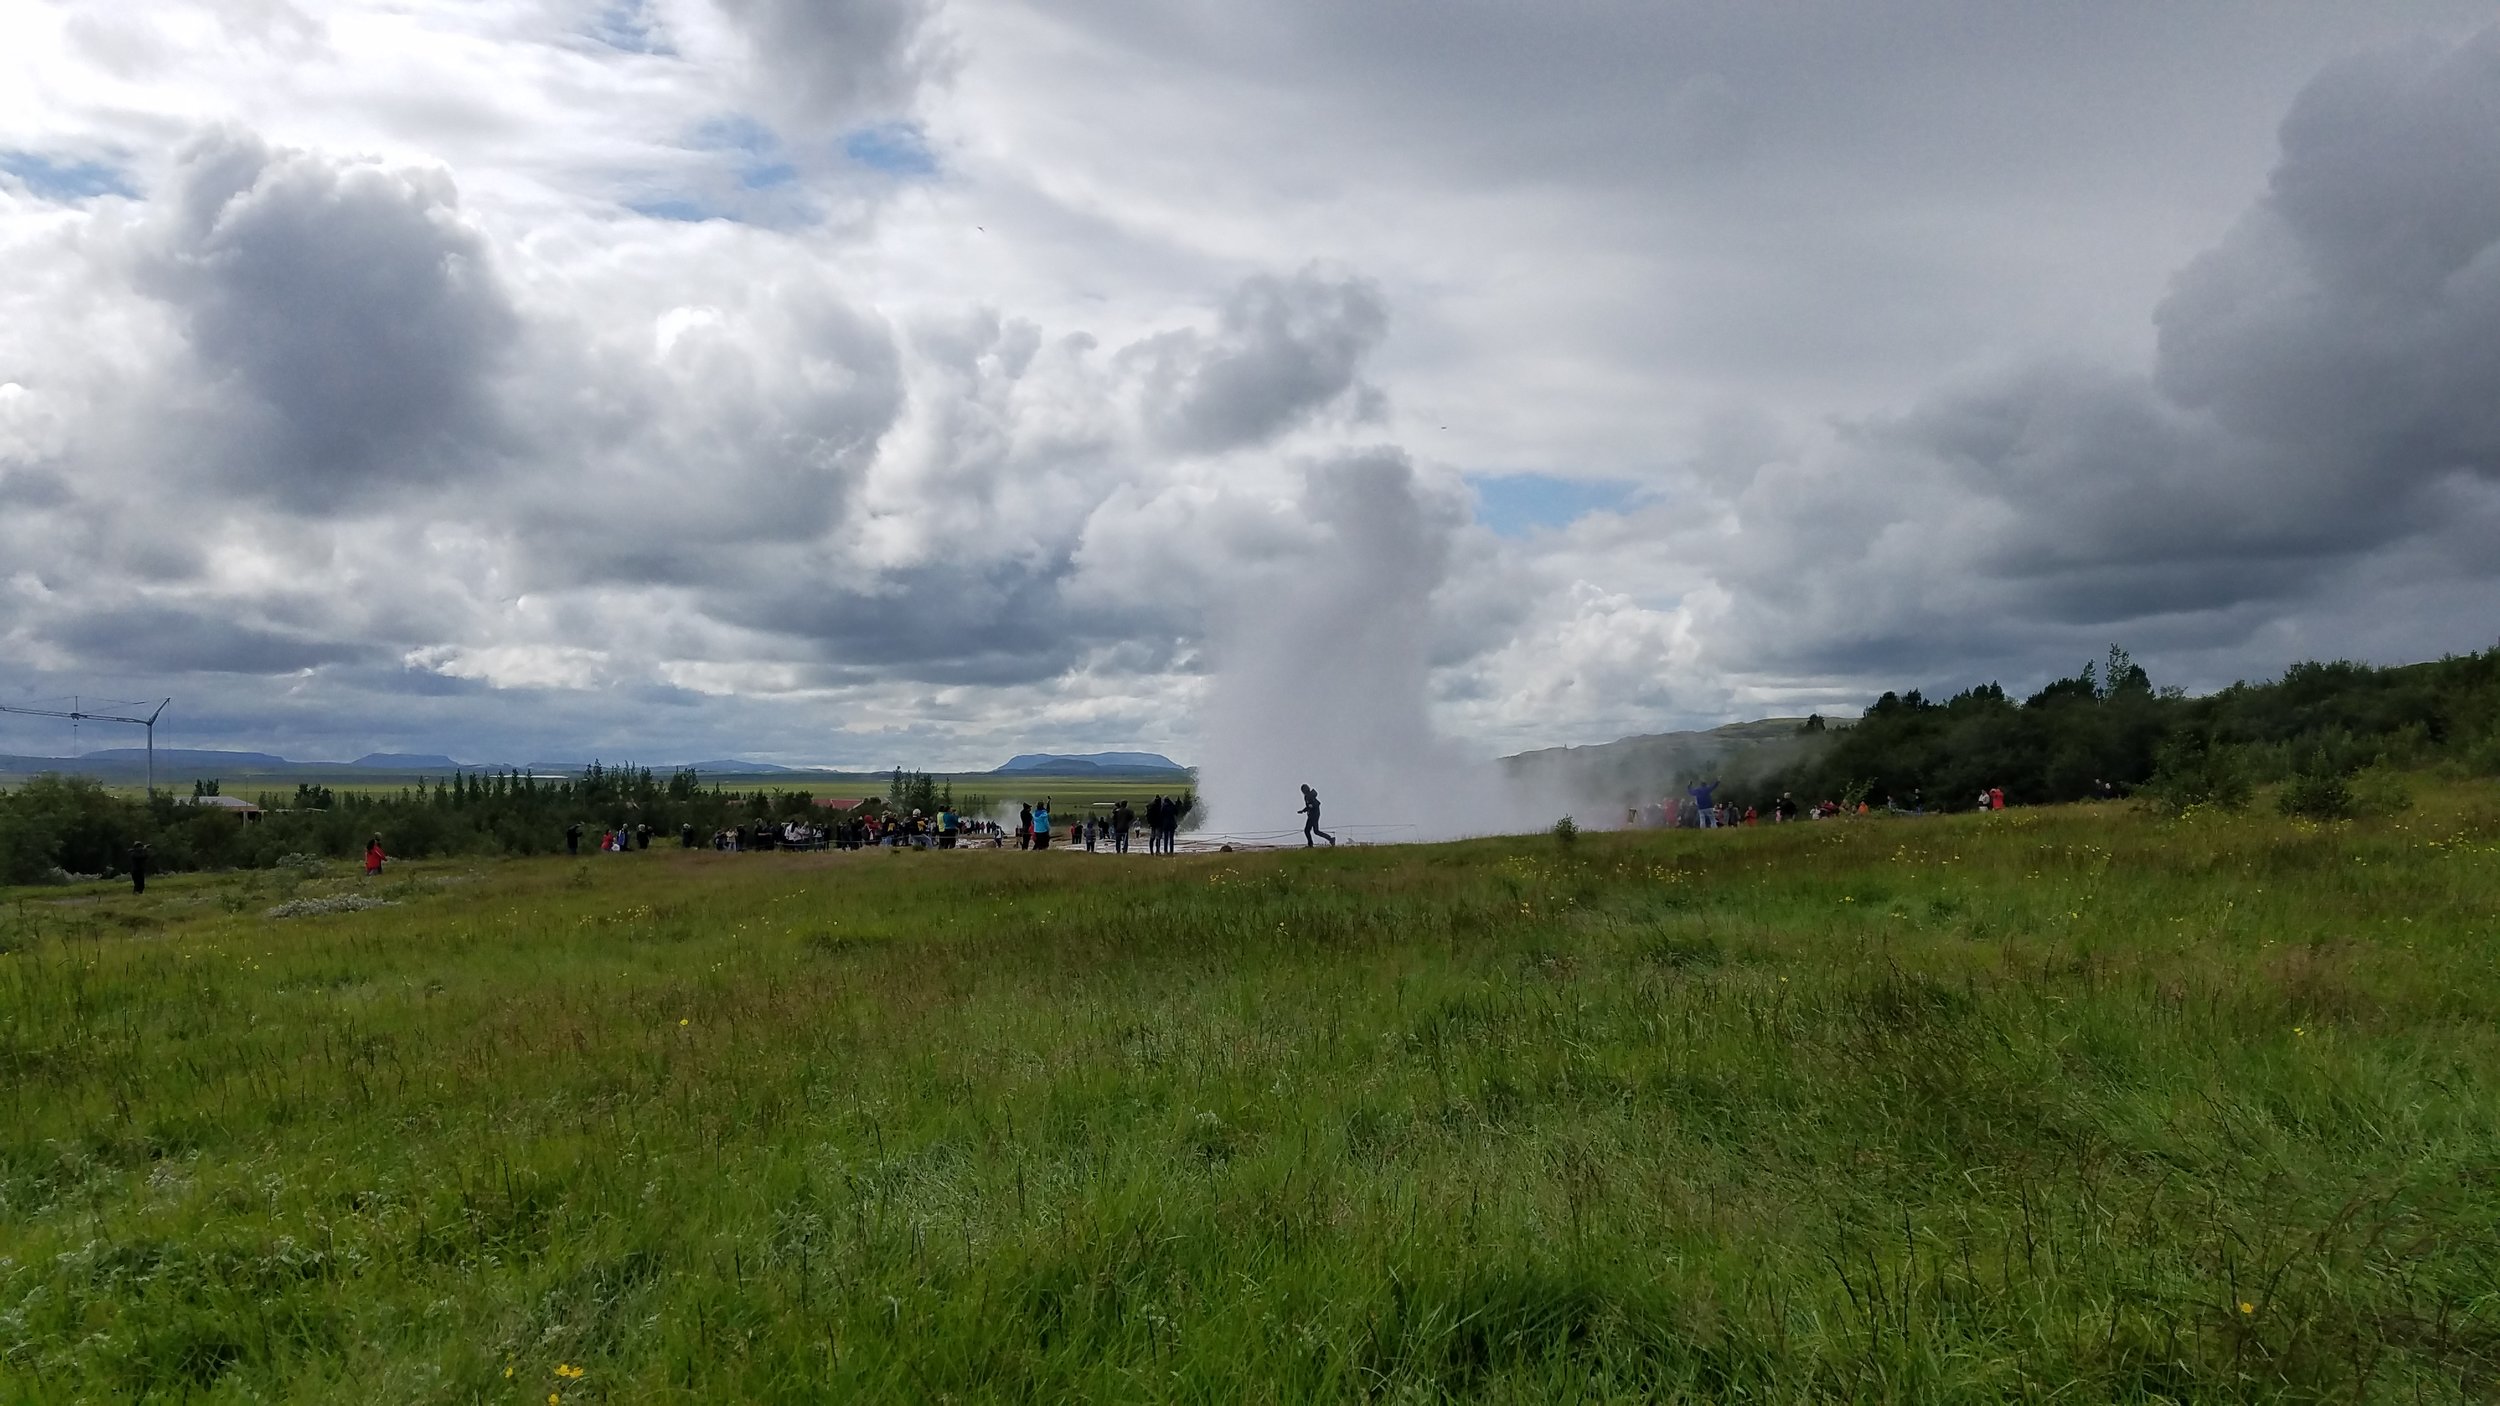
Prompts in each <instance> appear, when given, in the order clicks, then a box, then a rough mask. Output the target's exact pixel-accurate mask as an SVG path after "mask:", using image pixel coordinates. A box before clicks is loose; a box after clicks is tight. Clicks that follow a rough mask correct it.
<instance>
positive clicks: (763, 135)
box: [694, 112, 781, 156]
mask: <svg viewBox="0 0 2500 1406" xmlns="http://www.w3.org/2000/svg"><path fill="white" fill-rule="evenodd" d="M694 144H695V145H696V146H698V147H701V148H703V149H704V150H706V151H743V152H746V153H748V154H750V155H754V156H771V155H774V154H776V153H778V152H779V151H780V150H781V135H780V134H779V133H777V132H775V131H774V130H773V129H772V128H770V127H767V126H765V125H764V124H763V123H761V122H758V121H756V120H755V119H754V118H752V117H749V116H747V115H746V114H745V113H743V112H733V113H730V114H729V115H728V116H726V117H715V118H711V119H710V120H708V121H705V122H702V123H700V124H698V125H697V126H696V127H695V129H694Z"/></svg>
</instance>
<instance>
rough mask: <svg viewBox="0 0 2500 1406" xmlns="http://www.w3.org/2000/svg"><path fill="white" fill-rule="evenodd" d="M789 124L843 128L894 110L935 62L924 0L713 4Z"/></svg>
mask: <svg viewBox="0 0 2500 1406" xmlns="http://www.w3.org/2000/svg"><path fill="white" fill-rule="evenodd" d="M715 3H717V4H718V5H719V6H720V9H721V11H722V13H724V14H726V15H727V16H728V17H729V18H730V19H731V21H733V22H734V23H735V24H736V25H737V26H738V27H739V29H740V30H741V31H742V32H743V33H744V35H745V37H746V40H747V43H748V45H749V47H750V48H751V50H752V51H753V54H754V57H755V61H756V63H757V65H758V66H759V67H760V68H761V69H762V71H763V72H764V74H765V75H766V76H767V77H768V79H769V80H770V82H771V85H772V91H771V93H770V95H769V96H770V99H771V102H772V105H773V106H775V107H777V108H779V109H780V110H781V111H783V112H784V113H786V114H788V115H789V116H790V117H791V118H792V119H794V120H798V121H805V122H810V123H813V124H819V125H833V126H840V125H847V124H850V123H855V122H859V121H862V120H865V119H874V118H877V117H882V116H886V115H889V114H892V113H895V112H899V111H902V110H904V109H906V108H908V107H909V106H910V105H911V102H912V99H913V96H914V94H915V92H916V91H917V90H918V88H919V86H920V84H921V83H922V82H923V81H925V80H926V79H927V78H928V77H929V76H930V74H931V73H932V72H933V71H934V70H936V69H938V68H939V67H940V66H941V64H942V59H943V53H942V50H941V49H940V47H939V45H938V43H937V41H936V39H935V37H934V36H933V35H932V34H931V32H930V27H929V26H930V21H931V19H932V18H933V16H934V14H935V6H934V5H933V4H931V3H929V0H715Z"/></svg>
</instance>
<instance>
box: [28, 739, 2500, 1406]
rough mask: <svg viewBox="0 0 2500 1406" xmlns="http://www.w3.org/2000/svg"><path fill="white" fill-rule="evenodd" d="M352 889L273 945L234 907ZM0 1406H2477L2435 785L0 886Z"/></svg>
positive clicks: (2460, 881)
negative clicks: (2330, 808)
mask: <svg viewBox="0 0 2500 1406" xmlns="http://www.w3.org/2000/svg"><path fill="white" fill-rule="evenodd" d="M332 894H363V895H367V896H372V897H378V898H382V899H387V900H389V901H390V902H391V904H393V905H394V906H390V907H381V908H373V909H369V910H365V911H355V912H340V913H334V914H329V915H317V916H303V917H292V918H285V919H272V918H269V917H266V916H264V914H265V912H266V910H268V909H270V908H272V907H274V906H276V905H278V904H280V903H281V902H282V901H297V902H300V901H301V900H304V899H307V898H313V897H319V896H323V895H332ZM0 948H5V949H6V955H4V956H0V1109H4V1110H5V1118H6V1123H5V1127H0V1399H10V1400H28V1401H44V1402H56V1401H72V1400H96V1401H106V1400H128V1399H133V1398H138V1397H143V1396H144V1397H149V1398H152V1399H164V1398H181V1397H185V1396H193V1397H199V1398H206V1399H216V1400H232V1401H244V1400H254V1401H266V1400H305V1401H311V1400H322V1401H332V1400H340V1401H345V1400H353V1401H461V1402H466V1401H484V1402H532V1403H535V1402H558V1403H570V1402H618V1401H672V1402H674V1401H686V1402H692V1401H707V1402H708V1401H725V1400H748V1399H755V1400H782V1401H817V1400H961V1401H971V1400H1049V1401H1097V1400H1109V1401H1119V1400H1192V1401H1206V1402H1232V1401H1245V1400H1246V1401H1275V1402H1286V1401H1301V1400H1310V1399H1330V1400H1335V1399H1364V1400H1378V1401H1433V1400H1444V1399H1453V1398H1466V1399H1471V1400H1489V1401H1530V1400H1619V1401H1649V1400H1662V1399H1693V1400H1702V1399H1712V1400H1718V1399H1735V1398H1742V1399H1755V1400H1804V1399H1862V1400H1902V1401H1911V1400H1916V1401H1968V1402H1996V1401H2005V1400H2025V1399H2030V1400H2046V1399H2049V1398H2052V1397H2056V1398H2060V1399H2064V1400H2071V1401H2101V1400H2113V1399H2116V1400H2216V1399H2219V1400H2233V1399H2251V1400H2317V1401H2351V1400H2362V1401H2391V1402H2392V1401H2406V1402H2410V1401H2416V1400H2426V1401H2457V1400H2476V1401H2480V1400H2488V1399H2491V1397H2492V1396H2493V1394H2494V1393H2495V1391H2500V1027H2496V1026H2495V1021H2494V1016H2495V1012H2500V794H2495V793H2494V791H2492V790H2491V789H2489V788H2487V787H2483V788H2474V789H2466V788H2461V787H2449V788H2445V789H2442V788H2440V787H2438V786H2426V787H2425V789H2424V790H2423V792H2422V794H2421V803H2420V804H2419V805H2418V806H2417V807H2416V809H2414V810H2413V811H2412V812H2410V813H2408V814H2406V815H2403V816H2399V817H2397V818H2395V819H2392V820H2384V821H2376V822H2369V823H2362V824H2350V825H2341V826H2332V827H2317V826H2311V825H2305V824H2296V823H2293V822H2288V821H2283V820H2279V819H2276V818H2274V817H2272V816H2265V817H2256V816H2251V817H2248V818H2242V819H2230V818H2220V817H2200V818H2192V819H2189V820H2186V821H2175V822H2165V821H2157V820H2154V819H2151V818H2148V817H2145V816H2142V815H2138V814H2134V813H2130V812H2126V811H2122V810H2118V809H2114V808H2074V809H2069V810H2044V811H2029V812H2025V811H2016V812H2008V813H2004V814H2001V815H1998V816H1993V817H1982V816H1968V817H1950V818H1934V819H1926V820H1920V821H1881V820H1879V821H1858V822H1825V823H1817V824H1799V825H1791V826H1786V827H1779V828H1766V829H1760V830H1751V831H1740V832H1733V833H1718V834H1697V833H1694V832H1689V831H1676V832H1652V833H1646V834H1628V835H1601V834H1591V835H1586V836H1583V837H1581V838H1580V839H1579V840H1578V841H1577V842H1576V843H1574V844H1570V845H1565V844H1563V843H1561V842H1559V841H1557V840H1556V839H1554V838H1552V837H1546V836H1540V837H1535V838H1533V839H1523V840H1513V841H1503V842H1491V841H1487V842H1474V843H1467V844H1458V845H1448V846H1436V847H1418V848H1404V849H1344V850H1338V851H1334V852H1322V853H1318V854H1310V855H1306V854H1302V853H1298V852H1296V853H1283V854H1258V855H1220V856H1202V857H1191V856H1184V857H1181V858H1178V859H1163V860H1150V859H1148V858H1147V857H1146V856H1144V855H1142V854H1141V855H1136V856H1131V857H1129V858H1128V859H1125V860H1120V859H1112V858H1109V857H1104V856H1096V857H1088V856H1084V855H1067V854H1052V855H1047V856H1044V855H1027V854H1018V853H1015V852H1012V851H1009V852H1005V853H996V852H988V851H976V852H972V853H956V854H857V855H846V854H829V855H715V854H711V853H708V852H704V853H695V854H681V853H677V852H663V851H657V850H655V851H652V852H650V853H647V854H640V855H632V856H623V857H597V858H584V859H582V860H579V861H564V860H537V861H514V862H508V863H490V864H482V865H462V864H443V865H439V866H417V867H411V868H407V869H403V870H398V871H395V872H393V873H392V874H390V875H388V876H386V877H385V878H384V879H383V880H382V881H381V882H379V883H378V884H376V885H373V886H370V887H367V886H365V885H364V884H363V883H362V881H361V880H359V879H356V878H354V877H351V876H349V875H348V874H346V873H345V872H343V871H341V872H337V873H335V874H329V875H324V876H321V877H315V878H310V879H304V878H298V877H295V876H292V875H281V876H275V877H273V876H270V875H227V876H198V877H185V878H177V879H173V880H170V881H160V882H158V883H156V884H152V885H151V887H150V891H149V893H148V894H147V895H146V896H145V897H144V898H133V897H132V896H131V895H129V894H128V893H127V892H116V891H112V890H106V889H100V888H90V889H86V890H70V891H64V890H58V889H50V890H41V891H20V892H17V893H12V894H9V895H6V896H5V899H0Z"/></svg>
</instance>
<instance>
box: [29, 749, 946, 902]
mask: <svg viewBox="0 0 2500 1406" xmlns="http://www.w3.org/2000/svg"><path fill="white" fill-rule="evenodd" d="M927 781H928V779H927V777H925V776H923V775H919V774H916V773H914V774H909V775H906V774H904V773H900V772H898V773H897V784H896V785H895V787H893V788H892V790H893V794H892V795H890V796H889V797H888V798H885V799H879V798H874V797H871V798H869V799H867V800H866V801H865V802H864V804H865V805H866V806H867V807H868V808H870V809H877V808H884V807H889V806H892V805H895V804H897V803H902V802H912V803H916V802H917V801H918V800H919V799H920V793H921V792H922V791H923V790H924V789H927ZM220 789H221V786H220V783H218V782H217V781H213V780H205V779H204V780H201V781H199V782H197V783H195V784H194V785H193V788H192V794H193V797H194V798H195V799H196V798H200V797H209V796H215V795H217V794H218V792H219V790H220ZM933 794H946V793H944V792H935V793H933ZM253 800H254V803H255V804H256V805H258V806H259V807H260V808H261V815H260V818H259V819H258V820H256V821H251V822H248V823H247V822H246V821H244V820H242V819H241V818H240V817H239V816H238V814H237V813H236V812H235V811H233V810H229V809H219V808H212V807H208V806H201V805H193V804H184V803H181V802H179V801H177V800H176V799H175V798H174V797H173V796H172V795H170V794H165V795H159V796H157V797H155V798H154V799H141V798H135V797H127V796H117V795H115V794H113V793H112V792H110V791H107V790H106V789H105V788H104V787H103V786H102V785H100V784H98V783H97V782H95V781H93V780H90V779H88V778H86V777H79V776H60V775H45V776H39V777H35V778H33V779H32V780H30V781H28V782H26V783H25V784H24V785H22V786H19V787H17V788H15V789H13V790H0V883H11V884H30V883H42V882H46V881H47V880H50V881H59V880H61V879H63V878H66V877H69V876H75V875H81V874H117V873H120V872H123V870H124V869H125V867H126V866H127V864H128V862H129V856H130V848H131V846H132V845H133V844H135V843H140V842H145V843H146V844H147V845H148V846H149V848H150V850H151V864H152V866H153V867H154V868H157V869H159V870H166V871H177V870H186V869H221V868H247V869H248V868H267V867H270V866H272V865H275V864H276V863H277V862H278V861H279V860H281V859H283V858H286V857H288V856H291V855H305V854H309V855H318V856H324V857H337V858H345V857H350V856H354V855H358V854H361V853H363V851H364V846H365V842H366V840H367V839H369V838H370V837H372V836H375V835H379V836H381V837H382V841H383V846H384V848H385V849H386V850H387V851H388V852H389V853H391V854H393V855H397V856H402V857H405V858H410V859H423V858H430V857H434V856H440V855H471V854H474V855H489V854H512V855H531V854H547V853H552V852H555V851H557V850H561V849H562V848H563V847H564V830H565V827H566V826H568V825H571V824H574V823H576V822H578V823H580V824H582V825H584V826H587V827H590V828H592V829H594V830H596V829H600V828H609V829H613V828H618V827H628V828H630V827H637V826H641V825H649V826H650V827H651V828H652V830H653V831H654V832H655V833H656V834H659V835H664V836H667V837H669V842H670V843H674V842H675V837H676V834H677V832H678V829H679V827H680V826H686V825H691V826H693V827H694V828H695V830H696V831H697V832H698V833H699V834H702V835H705V836H709V835H710V834H711V833H712V832H713V831H715V830H721V829H728V828H731V827H734V826H738V825H753V824H757V823H779V822H782V821H787V820H794V819H801V818H821V817H822V816H823V815H824V814H825V812H824V811H823V809H822V808H820V807H819V806H817V804H816V797H815V795H814V793H812V792H809V791H800V790H754V791H726V790H723V789H721V788H720V787H719V786H717V785H714V786H709V787H707V786H705V785H704V784H703V781H702V778H701V777H699V776H697V775H696V774H695V773H694V772H693V771H691V770H679V771H675V772H673V773H670V774H669V775H667V776H665V777H663V776H659V775H656V774H655V773H654V772H653V771H652V770H651V769H650V768H649V767H637V766H630V765H628V766H607V765H603V764H601V763H597V762H594V763H592V764H591V765H590V766H589V767H587V768H585V769H584V770H583V771H581V772H580V773H579V774H576V775H569V776H558V777H546V776H537V775H533V774H531V773H528V772H521V771H490V772H473V773H470V772H464V773H458V774H455V775H453V776H451V777H450V778H448V779H446V780H443V781H441V782H427V781H423V780H420V781H419V782H418V783H417V784H416V785H414V786H412V787H405V788H402V789H400V790H398V791H396V792H366V791H356V790H345V791H341V790H335V789H333V788H331V787H328V786H323V785H319V784H316V783H311V782H299V783H297V785H296V787H295V790H294V791H293V793H291V794H289V793H284V792H263V793H261V794H260V795H258V796H256V797H254V798H253Z"/></svg>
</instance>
